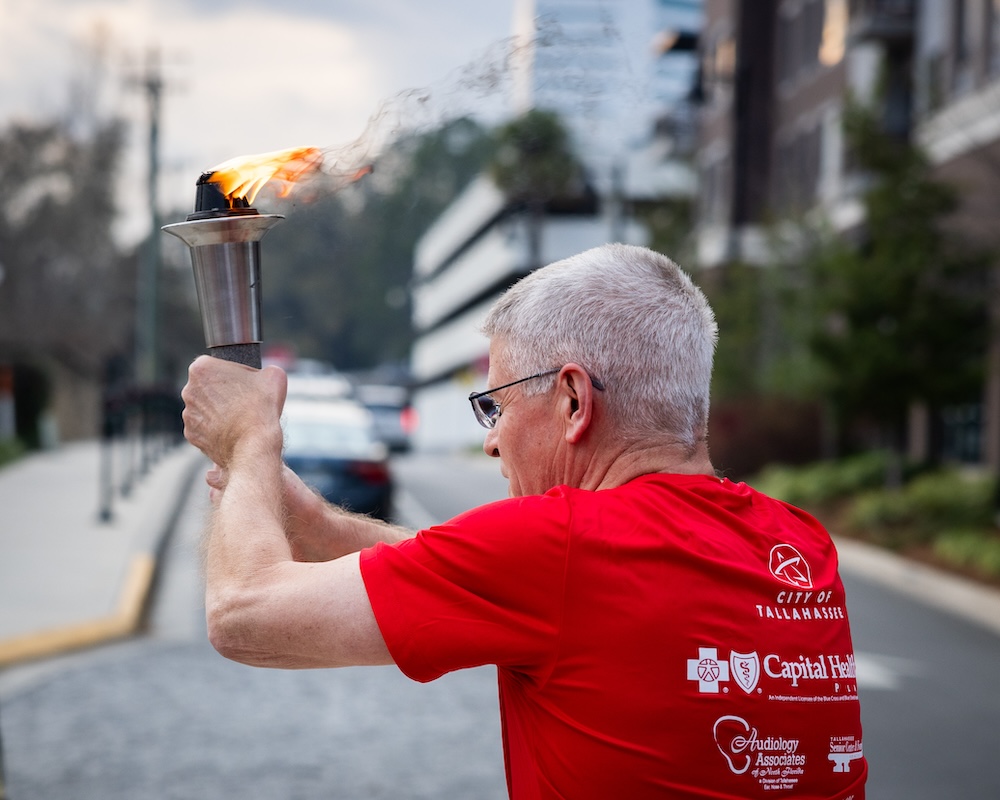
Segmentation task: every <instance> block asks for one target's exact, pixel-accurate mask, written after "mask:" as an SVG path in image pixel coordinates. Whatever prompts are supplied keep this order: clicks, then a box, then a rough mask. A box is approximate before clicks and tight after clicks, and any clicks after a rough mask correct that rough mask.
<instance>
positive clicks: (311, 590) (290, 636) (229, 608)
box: [183, 357, 392, 668]
mask: <svg viewBox="0 0 1000 800" xmlns="http://www.w3.org/2000/svg"><path fill="white" fill-rule="evenodd" d="M285 387H286V383H285V377H284V373H282V372H281V371H280V370H277V369H266V370H262V371H260V372H258V371H255V370H250V369H249V368H247V367H242V366H240V365H234V364H229V363H227V362H222V361H218V360H216V359H212V358H209V357H202V358H199V359H197V360H196V361H195V362H194V363H193V364H192V365H191V368H190V370H189V379H188V385H187V386H186V387H185V389H184V392H183V397H184V401H185V410H184V423H185V436H187V438H188V439H189V441H191V442H192V444H194V445H195V446H197V447H199V448H200V449H201V450H202V451H203V452H204V453H205V454H206V455H207V456H208V457H209V458H211V459H212V460H213V461H214V462H215V463H216V464H218V465H219V466H220V469H221V470H223V471H224V473H225V474H226V475H227V480H226V485H225V490H224V491H222V492H221V493H219V495H218V496H217V497H216V501H217V502H216V508H215V510H214V512H213V515H212V519H211V522H210V525H209V529H208V532H207V534H206V542H205V578H206V614H207V619H208V627H209V638H210V640H211V641H212V644H213V645H214V646H215V647H216V649H217V650H219V652H220V653H222V654H223V655H224V656H226V657H227V658H231V659H234V660H236V661H241V662H243V663H246V664H252V665H255V666H270V667H285V668H304V667H333V666H348V665H359V664H389V663H392V659H391V657H390V655H389V652H388V650H387V648H386V646H385V642H384V641H383V639H382V635H381V632H380V631H379V629H378V625H377V624H376V622H375V616H374V614H373V612H372V609H371V604H370V603H369V601H368V594H367V592H366V590H365V586H364V582H363V581H362V578H361V570H360V566H359V559H358V556H357V554H356V553H352V554H349V555H344V556H342V557H340V558H336V559H334V560H330V561H324V562H322V563H300V562H296V561H294V560H293V554H292V548H291V546H290V545H289V543H288V539H287V538H286V535H285V524H284V523H285V504H284V492H283V489H284V483H285V482H284V477H283V474H284V473H283V470H284V466H283V464H282V461H281V447H282V433H281V426H280V414H281V407H282V405H283V403H284V394H285Z"/></svg>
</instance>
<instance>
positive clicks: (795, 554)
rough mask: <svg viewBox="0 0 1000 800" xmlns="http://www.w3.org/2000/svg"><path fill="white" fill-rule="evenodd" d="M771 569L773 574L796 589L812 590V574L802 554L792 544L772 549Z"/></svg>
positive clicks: (777, 545)
mask: <svg viewBox="0 0 1000 800" xmlns="http://www.w3.org/2000/svg"><path fill="white" fill-rule="evenodd" d="M768 566H769V568H770V570H771V574H772V575H773V576H774V577H775V578H777V579H778V580H779V581H782V582H783V583H787V584H788V585H789V586H794V587H795V588H796V589H812V585H813V582H812V572H811V571H810V569H809V564H808V562H807V561H806V560H805V558H803V556H802V553H800V552H799V551H798V550H796V549H795V548H794V547H792V545H790V544H776V545H775V546H774V547H772V548H771V557H770V563H769V565H768Z"/></svg>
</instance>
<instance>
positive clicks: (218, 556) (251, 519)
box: [205, 448, 292, 643]
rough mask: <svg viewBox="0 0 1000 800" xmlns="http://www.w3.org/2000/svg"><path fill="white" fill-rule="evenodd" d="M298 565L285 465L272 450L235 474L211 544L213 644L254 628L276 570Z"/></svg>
mask: <svg viewBox="0 0 1000 800" xmlns="http://www.w3.org/2000/svg"><path fill="white" fill-rule="evenodd" d="M291 560H292V551H291V548H290V547H289V545H288V540H287V539H286V538H285V533H284V509H283V505H282V493H281V461H280V458H279V456H278V454H276V453H273V452H270V450H269V449H268V448H262V449H259V450H258V451H257V452H254V453H252V454H248V453H246V452H245V453H244V454H243V455H242V457H241V458H239V459H236V460H234V463H233V465H232V466H231V467H230V469H229V479H228V483H227V485H226V490H225V492H224V493H223V495H222V497H221V498H220V500H219V503H218V506H217V507H216V509H215V511H214V513H213V514H212V517H211V519H210V522H209V525H208V529H207V531H206V540H205V604H206V614H207V617H208V623H209V636H210V638H212V640H213V643H214V642H215V641H216V640H217V639H221V638H226V637H228V636H230V635H232V632H233V631H238V630H240V629H243V628H245V627H247V626H252V624H253V622H252V620H253V617H254V614H256V613H258V608H257V606H258V605H259V604H260V602H261V601H262V599H263V598H265V597H266V593H267V586H266V582H267V579H268V575H269V574H270V573H271V572H272V571H273V569H274V568H275V567H276V566H277V565H280V564H282V563H284V562H289V561H291Z"/></svg>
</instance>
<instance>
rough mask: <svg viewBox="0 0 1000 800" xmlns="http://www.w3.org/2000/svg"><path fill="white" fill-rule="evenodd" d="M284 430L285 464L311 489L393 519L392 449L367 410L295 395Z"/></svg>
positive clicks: (287, 408) (346, 402)
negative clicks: (383, 438)
mask: <svg viewBox="0 0 1000 800" xmlns="http://www.w3.org/2000/svg"><path fill="white" fill-rule="evenodd" d="M282 427H283V428H284V432H285V452H284V455H285V463H286V464H288V466H289V467H290V468H291V469H292V471H293V472H295V474H297V475H298V476H299V477H300V478H302V480H303V482H304V483H305V484H306V485H308V486H311V487H312V488H314V489H315V490H316V491H318V492H319V493H320V494H322V495H323V497H325V498H326V499H327V500H328V501H330V502H331V503H334V504H336V505H338V506H342V507H343V508H346V509H349V510H351V511H357V512H359V513H362V514H371V515H372V516H375V517H378V518H379V519H386V520H387V519H389V516H390V514H391V511H392V494H393V480H392V473H391V472H390V470H389V455H388V448H387V447H386V445H385V443H384V442H381V441H380V440H379V439H378V436H377V435H376V433H375V427H374V421H373V419H372V416H371V413H370V412H369V411H368V410H367V409H366V408H364V406H362V405H360V404H359V403H357V402H355V401H353V400H349V399H340V400H329V399H325V398H324V399H313V398H307V397H301V396H297V397H289V398H288V399H287V400H286V401H285V410H284V413H283V415H282Z"/></svg>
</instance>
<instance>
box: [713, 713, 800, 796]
mask: <svg viewBox="0 0 1000 800" xmlns="http://www.w3.org/2000/svg"><path fill="white" fill-rule="evenodd" d="M712 735H713V737H714V738H715V746H716V747H717V748H719V752H720V753H722V757H723V758H724V759H725V760H726V764H727V765H728V767H729V771H730V772H732V773H733V774H734V775H745V774H747V773H749V774H750V775H751V776H753V778H754V779H756V781H757V782H758V783H759V784H760V785H761V787H762V788H763V789H764V790H765V791H773V790H783V789H784V790H787V789H793V788H795V786H796V784H798V782H799V779H800V778H801V777H802V776H803V775H804V774H805V766H806V756H805V753H802V752H799V745H800V741H799V739H794V738H786V737H784V736H779V735H775V734H773V733H769V734H762V733H761V732H760V731H758V730H757V728H756V727H755V726H753V725H751V724H750V723H749V722H747V721H746V720H745V719H744V718H743V717H737V716H734V715H732V714H727V715H726V716H724V717H719V718H718V719H717V720H716V721H715V725H714V726H713V727H712Z"/></svg>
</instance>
